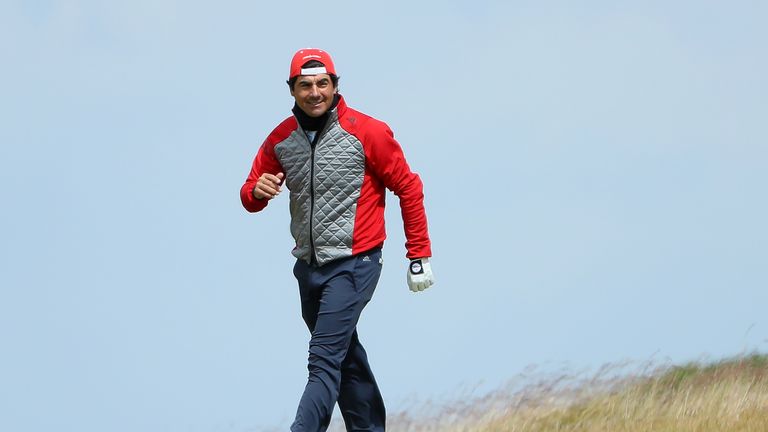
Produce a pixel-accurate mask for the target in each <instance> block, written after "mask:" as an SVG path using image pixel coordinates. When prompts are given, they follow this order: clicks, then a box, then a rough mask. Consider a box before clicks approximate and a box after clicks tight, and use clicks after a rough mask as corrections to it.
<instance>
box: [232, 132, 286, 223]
mask: <svg viewBox="0 0 768 432" xmlns="http://www.w3.org/2000/svg"><path fill="white" fill-rule="evenodd" d="M280 172H283V168H282V166H281V165H280V162H279V161H278V160H277V157H276V156H275V146H274V143H273V142H272V140H270V138H267V140H266V141H264V143H263V144H262V145H261V147H260V148H259V151H258V153H257V154H256V157H255V158H254V160H253V165H252V166H251V172H250V173H249V174H248V178H247V179H246V180H245V183H244V184H243V186H242V187H241V188H240V201H242V203H243V207H245V209H246V210H248V211H249V212H251V213H255V212H258V211H261V210H264V208H265V207H266V206H267V203H269V200H268V199H256V197H254V196H253V188H254V187H255V186H256V182H257V181H258V180H259V177H261V175H262V174H264V173H270V174H277V173H280Z"/></svg>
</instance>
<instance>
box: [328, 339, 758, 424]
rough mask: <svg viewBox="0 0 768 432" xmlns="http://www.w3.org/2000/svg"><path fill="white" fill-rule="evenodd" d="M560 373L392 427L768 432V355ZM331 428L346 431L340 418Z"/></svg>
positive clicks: (404, 417)
mask: <svg viewBox="0 0 768 432" xmlns="http://www.w3.org/2000/svg"><path fill="white" fill-rule="evenodd" d="M579 375H580V374H570V375H569V374H560V375H557V376H554V377H549V378H546V379H539V380H538V381H537V382H534V383H528V384H526V385H524V386H520V384H519V383H514V382H513V383H510V384H509V385H507V386H505V387H504V388H502V389H499V390H496V391H494V392H491V393H489V394H487V395H485V396H483V397H477V398H472V399H470V400H464V401H457V402H453V403H450V404H447V405H444V406H442V407H440V408H435V407H434V406H430V405H429V404H422V406H421V407H420V408H418V409H411V410H408V411H405V412H400V413H397V414H394V415H392V416H390V418H389V420H388V427H387V430H389V431H393V432H437V431H440V432H545V431H546V432H551V431H558V432H587V431H589V432H649V431H658V432H710V431H712V432H720V431H722V432H726V431H727V432H768V355H762V354H749V355H743V356H739V357H736V358H731V359H726V360H722V361H718V362H708V363H703V362H692V363H689V364H685V365H682V366H653V367H651V366H648V365H646V366H644V367H640V368H637V369H636V370H634V371H633V370H630V371H629V372H627V365H619V366H610V367H605V368H603V369H601V370H600V371H598V372H596V373H594V374H592V375H591V376H587V377H583V376H579ZM333 430H339V431H341V430H344V428H343V426H342V424H341V422H340V421H337V422H336V423H335V426H334V428H333Z"/></svg>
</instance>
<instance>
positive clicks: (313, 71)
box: [288, 48, 336, 79]
mask: <svg viewBox="0 0 768 432" xmlns="http://www.w3.org/2000/svg"><path fill="white" fill-rule="evenodd" d="M311 60H317V61H319V62H320V63H322V64H324V65H325V67H316V68H309V69H302V68H301V66H303V65H304V63H306V62H308V61H311ZM321 73H327V74H329V75H330V74H333V75H336V68H335V67H334V66H333V60H331V55H330V54H328V53H327V52H325V51H323V50H321V49H317V48H303V49H300V50H298V51H296V54H294V55H293V59H292V60H291V71H290V74H289V75H288V79H291V78H293V77H295V76H299V75H317V74H321Z"/></svg>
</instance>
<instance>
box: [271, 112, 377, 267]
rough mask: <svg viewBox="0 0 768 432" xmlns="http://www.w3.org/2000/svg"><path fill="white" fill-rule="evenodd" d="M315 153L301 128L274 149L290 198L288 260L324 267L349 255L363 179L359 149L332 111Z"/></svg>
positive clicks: (360, 150) (358, 141)
mask: <svg viewBox="0 0 768 432" xmlns="http://www.w3.org/2000/svg"><path fill="white" fill-rule="evenodd" d="M319 133H320V136H319V138H318V140H317V143H316V144H315V147H314V149H313V148H312V144H311V143H310V141H309V139H308V138H307V135H306V134H305V132H304V131H303V130H302V129H301V126H298V128H297V129H296V130H295V131H293V132H292V133H291V134H290V136H288V138H286V139H285V140H283V141H282V142H280V143H278V144H277V145H275V155H276V156H277V158H278V160H279V161H280V164H281V165H282V167H283V169H284V170H285V179H286V186H287V187H288V189H289V190H290V197H291V204H290V209H291V234H292V235H293V238H294V239H295V240H296V247H295V248H294V250H293V252H292V253H293V255H294V256H295V257H296V258H299V259H302V260H304V261H306V262H308V263H311V262H312V261H313V256H314V260H315V262H317V264H318V265H323V264H325V263H327V262H329V261H333V260H335V259H339V258H343V257H347V256H351V255H352V235H353V229H354V223H355V214H356V211H357V200H358V198H359V197H360V188H361V187H362V185H363V178H364V174H365V153H364V151H363V145H362V143H361V142H360V140H358V139H357V138H356V137H355V136H353V135H351V134H350V133H348V132H347V131H345V130H344V129H342V128H341V126H340V124H339V118H338V110H337V109H334V110H333V111H331V113H330V116H329V118H328V123H327V124H326V126H325V129H323V130H322V131H320V132H319Z"/></svg>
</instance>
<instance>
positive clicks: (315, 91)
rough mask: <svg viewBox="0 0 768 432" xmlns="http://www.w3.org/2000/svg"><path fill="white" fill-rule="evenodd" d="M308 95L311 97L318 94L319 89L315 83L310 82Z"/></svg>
mask: <svg viewBox="0 0 768 432" xmlns="http://www.w3.org/2000/svg"><path fill="white" fill-rule="evenodd" d="M309 95H310V96H312V97H316V96H319V95H320V89H318V88H317V86H316V85H314V84H312V87H310V88H309Z"/></svg>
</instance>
